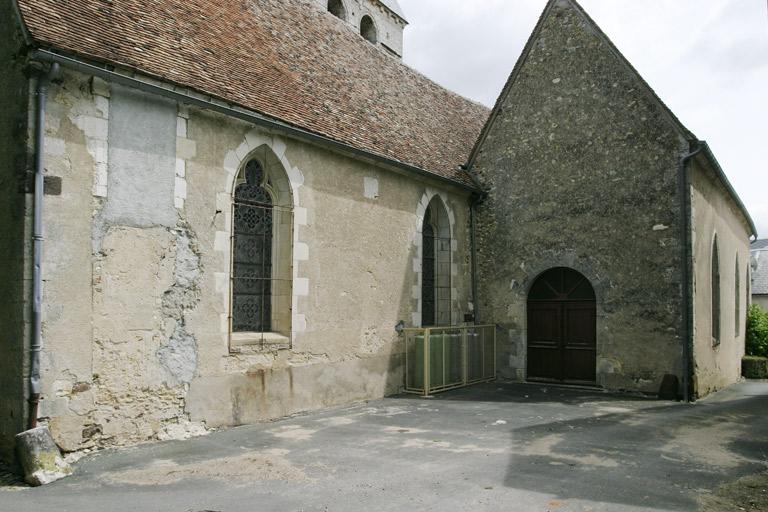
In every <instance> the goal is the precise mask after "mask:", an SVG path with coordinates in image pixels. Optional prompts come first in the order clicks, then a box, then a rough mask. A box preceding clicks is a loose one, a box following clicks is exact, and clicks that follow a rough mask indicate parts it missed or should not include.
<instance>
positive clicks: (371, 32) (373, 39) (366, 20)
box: [360, 14, 379, 44]
mask: <svg viewBox="0 0 768 512" xmlns="http://www.w3.org/2000/svg"><path fill="white" fill-rule="evenodd" d="M360 35H361V36H363V37H364V38H365V39H366V40H367V41H368V42H369V43H373V44H376V43H377V42H378V40H379V36H378V34H377V33H376V25H374V23H373V18H371V17H370V16H368V15H367V14H366V15H365V16H363V19H361V20H360Z"/></svg>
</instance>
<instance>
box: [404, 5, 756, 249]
mask: <svg viewBox="0 0 768 512" xmlns="http://www.w3.org/2000/svg"><path fill="white" fill-rule="evenodd" d="M400 3H401V5H402V7H403V10H404V11H405V14H406V16H407V17H408V19H409V21H410V23H411V25H410V26H409V27H408V28H407V29H406V39H405V62H406V63H407V64H409V65H410V66H412V67H414V68H416V69H418V70H419V71H421V72H422V73H424V74H425V75H427V76H428V77H430V78H432V79H433V80H435V81H436V82H438V83H440V84H441V85H443V86H445V87H448V88H449V89H452V90H454V91H456V92H458V93H459V94H462V95H464V96H466V97H468V98H471V99H474V100H476V101H479V102H481V103H484V104H486V105H489V106H490V105H493V103H494V102H495V101H496V97H497V95H498V94H499V92H500V90H501V88H502V87H503V85H504V82H505V81H506V79H507V77H508V76H509V73H510V72H511V71H512V68H513V67H514V64H515V62H516V60H517V58H518V56H519V55H520V52H521V51H522V49H523V46H524V45H525V42H526V41H527V39H528V37H529V35H530V33H531V31H532V30H533V27H534V26H535V24H536V21H537V20H538V17H539V15H540V14H541V11H542V9H543V8H544V5H545V3H546V2H545V0H482V1H479V0H472V1H467V0H400ZM581 4H582V6H583V7H584V8H585V9H586V10H587V12H588V13H589V14H590V16H592V18H593V19H594V20H595V21H596V22H597V23H598V24H599V25H600V26H601V27H602V29H603V30H604V31H605V32H606V33H607V34H608V36H609V37H610V38H611V39H612V40H613V42H614V43H615V44H616V46H617V47H618V48H619V49H620V50H621V51H622V52H623V53H624V55H625V56H626V57H627V58H628V59H629V61H630V62H632V64H633V65H634V66H635V67H636V68H637V70H638V71H639V72H640V73H641V74H642V75H643V77H644V78H645V79H646V80H647V81H648V83H649V84H651V86H652V87H653V88H654V89H655V90H656V92H657V93H658V94H659V96H660V97H661V98H662V100H664V102H665V103H666V104H667V105H668V106H669V107H670V108H671V109H672V110H673V111H674V112H675V114H677V116H678V117H679V118H680V120H681V121H682V122H683V123H684V124H685V125H686V126H687V127H688V128H689V129H690V130H691V131H693V132H694V133H695V134H696V135H697V136H698V137H699V138H701V139H704V140H707V141H708V142H709V144H710V145H711V146H712V148H713V150H714V151H715V153H716V155H717V157H718V160H719V161H720V163H721V165H722V166H723V168H724V169H725V171H726V173H727V174H728V177H729V179H730V180H731V182H732V183H733V185H734V188H735V189H736V191H737V192H738V193H739V195H740V197H741V198H742V200H743V201H744V203H745V204H746V205H747V208H748V209H749V210H750V213H751V214H752V217H753V219H754V220H755V223H756V224H757V225H758V226H757V227H758V232H759V233H760V235H761V236H762V237H764V238H765V237H768V164H766V162H767V161H768V157H765V156H763V154H762V149H763V147H764V146H765V145H766V144H767V142H768V141H767V140H766V139H767V136H768V129H767V128H766V123H767V122H768V16H767V13H766V4H765V1H764V0H645V1H643V2H638V1H637V0H582V2H581Z"/></svg>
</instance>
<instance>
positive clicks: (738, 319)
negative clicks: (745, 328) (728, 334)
mask: <svg viewBox="0 0 768 512" xmlns="http://www.w3.org/2000/svg"><path fill="white" fill-rule="evenodd" d="M739 274H740V272H739V255H738V254H737V255H736V281H735V282H736V290H735V295H734V299H735V301H736V304H735V305H736V317H735V318H736V320H735V322H736V330H735V332H734V334H735V335H736V336H739V335H740V334H741V276H740V275H739Z"/></svg>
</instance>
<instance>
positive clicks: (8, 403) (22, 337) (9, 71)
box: [0, 2, 29, 460]
mask: <svg viewBox="0 0 768 512" xmlns="http://www.w3.org/2000/svg"><path fill="white" fill-rule="evenodd" d="M0 33H2V34H3V38H2V39H0V69H2V70H3V72H2V73H0V112H2V115H0V282H1V283H3V286H2V293H0V390H2V392H1V393H0V459H5V460H9V459H11V458H13V435H14V434H16V433H18V432H20V431H22V430H24V425H25V423H24V422H25V410H26V400H25V389H26V386H25V383H24V368H25V366H26V352H25V350H24V349H25V346H26V343H25V342H26V334H27V331H26V330H25V328H24V326H25V320H26V321H28V319H29V317H28V313H29V308H28V306H27V300H26V299H27V296H28V292H27V287H26V283H28V280H27V279H26V278H28V273H27V269H26V268H25V267H24V252H25V247H26V248H29V241H28V237H27V236H26V234H25V225H24V211H25V202H26V197H27V196H26V195H25V194H24V193H23V192H24V185H25V181H24V178H23V177H24V173H25V171H26V169H27V151H26V149H27V113H28V103H27V99H28V95H27V88H28V81H27V79H26V77H25V76H24V71H23V67H22V65H23V60H22V58H20V57H19V56H18V52H19V49H20V48H21V34H20V33H19V32H18V30H17V26H16V18H15V15H14V14H13V13H12V11H11V2H2V4H0Z"/></svg>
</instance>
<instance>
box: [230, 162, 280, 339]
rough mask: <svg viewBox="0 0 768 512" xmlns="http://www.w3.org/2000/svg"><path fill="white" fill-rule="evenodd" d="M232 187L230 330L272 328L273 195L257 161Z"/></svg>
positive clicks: (241, 330)
mask: <svg viewBox="0 0 768 512" xmlns="http://www.w3.org/2000/svg"><path fill="white" fill-rule="evenodd" d="M244 175H245V176H244V177H245V181H243V182H242V183H240V184H239V185H237V187H236V188H235V208H234V226H233V228H234V229H233V231H234V233H233V234H234V242H233V255H232V257H233V262H232V275H233V289H232V302H233V304H232V330H233V331H234V332H268V331H270V330H271V329H272V321H271V320H272V237H273V226H272V217H273V202H274V201H273V198H272V195H271V194H270V192H269V190H268V189H267V188H266V186H265V183H264V179H265V176H264V170H263V169H262V166H261V163H259V161H258V160H255V159H254V160H251V161H249V162H248V163H247V164H246V165H245V169H244Z"/></svg>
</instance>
